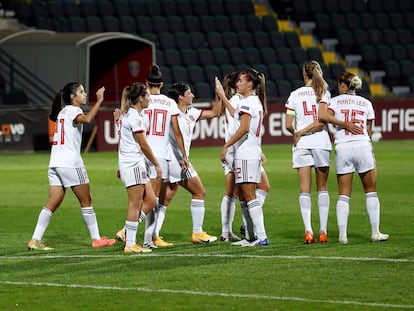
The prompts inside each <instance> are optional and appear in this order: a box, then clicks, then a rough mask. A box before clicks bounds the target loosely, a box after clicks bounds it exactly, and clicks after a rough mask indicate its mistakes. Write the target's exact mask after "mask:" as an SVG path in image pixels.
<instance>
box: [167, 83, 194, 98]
mask: <svg viewBox="0 0 414 311" xmlns="http://www.w3.org/2000/svg"><path fill="white" fill-rule="evenodd" d="M187 90H191V88H190V86H189V85H188V84H186V83H184V82H177V83H174V84H173V85H171V87H170V89H169V90H168V91H167V95H168V97H170V98H172V99H174V100H175V102H177V103H178V98H179V97H180V95H181V96H183V95H184V93H185V92H186V91H187Z"/></svg>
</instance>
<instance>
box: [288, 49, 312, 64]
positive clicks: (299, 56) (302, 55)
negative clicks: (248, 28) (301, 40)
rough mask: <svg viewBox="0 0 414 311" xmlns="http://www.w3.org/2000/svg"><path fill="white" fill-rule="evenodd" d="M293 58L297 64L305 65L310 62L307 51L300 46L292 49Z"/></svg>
mask: <svg viewBox="0 0 414 311" xmlns="http://www.w3.org/2000/svg"><path fill="white" fill-rule="evenodd" d="M291 53H292V57H293V60H294V62H295V63H297V64H300V65H303V64H304V63H305V62H306V61H307V60H308V54H307V53H306V51H305V50H304V49H303V48H302V47H300V46H298V47H295V48H292V49H291Z"/></svg>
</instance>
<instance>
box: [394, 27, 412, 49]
mask: <svg viewBox="0 0 414 311" xmlns="http://www.w3.org/2000/svg"><path fill="white" fill-rule="evenodd" d="M396 31H397V36H398V41H399V43H400V44H404V45H406V44H411V43H414V40H413V36H412V33H411V31H410V30H409V29H407V28H398V29H397V30H396Z"/></svg>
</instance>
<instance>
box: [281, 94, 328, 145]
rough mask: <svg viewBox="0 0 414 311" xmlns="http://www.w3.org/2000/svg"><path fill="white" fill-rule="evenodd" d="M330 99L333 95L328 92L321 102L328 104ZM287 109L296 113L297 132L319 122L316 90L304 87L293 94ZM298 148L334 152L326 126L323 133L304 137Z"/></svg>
mask: <svg viewBox="0 0 414 311" xmlns="http://www.w3.org/2000/svg"><path fill="white" fill-rule="evenodd" d="M330 98H331V93H329V91H326V92H325V94H324V95H322V98H321V100H320V101H321V102H324V103H326V104H328V103H329V100H330ZM285 107H286V109H287V110H290V111H293V112H294V115H295V124H294V126H295V131H300V130H301V129H304V128H305V127H307V126H308V125H310V124H312V123H314V122H315V121H317V120H318V111H319V103H318V102H317V101H316V95H315V91H314V89H313V88H312V87H310V86H302V87H300V88H298V89H296V90H294V91H293V92H291V93H290V95H289V98H288V99H287V102H286V104H285ZM296 148H303V149H324V150H332V144H331V140H330V138H329V134H328V130H327V128H326V126H325V127H324V128H323V130H322V131H319V132H315V133H313V134H311V135H305V136H302V137H301V138H300V139H299V141H298V143H297V145H296Z"/></svg>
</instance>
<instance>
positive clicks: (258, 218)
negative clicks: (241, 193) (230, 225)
mask: <svg viewBox="0 0 414 311" xmlns="http://www.w3.org/2000/svg"><path fill="white" fill-rule="evenodd" d="M247 206H248V209H249V214H250V217H251V218H252V221H253V225H254V231H255V232H256V234H257V238H258V239H259V241H262V240H264V239H266V238H267V236H266V230H265V226H264V217H263V209H262V207H261V206H260V202H259V201H258V200H257V199H254V200H251V201H249V202H247Z"/></svg>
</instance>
